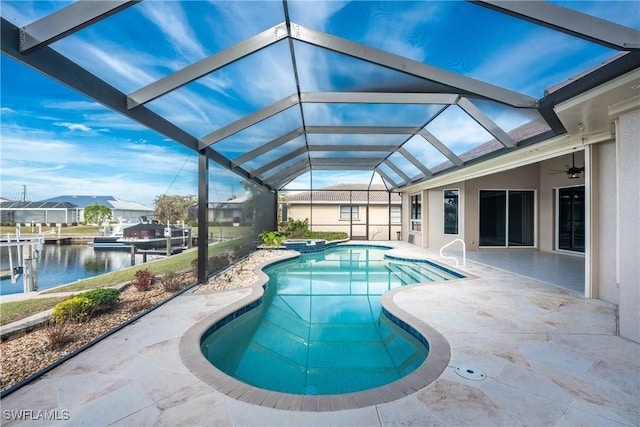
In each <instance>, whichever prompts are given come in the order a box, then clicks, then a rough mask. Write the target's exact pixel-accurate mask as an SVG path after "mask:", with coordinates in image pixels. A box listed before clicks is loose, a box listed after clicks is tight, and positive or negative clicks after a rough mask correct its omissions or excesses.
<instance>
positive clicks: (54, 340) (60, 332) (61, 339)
mask: <svg viewBox="0 0 640 427" xmlns="http://www.w3.org/2000/svg"><path fill="white" fill-rule="evenodd" d="M46 335H47V340H48V341H49V347H51V348H52V349H53V350H58V349H60V348H62V347H64V346H65V345H67V344H69V343H70V342H72V341H73V340H74V339H75V338H74V337H73V331H72V330H71V329H70V328H69V326H68V323H67V322H62V323H55V322H51V323H49V326H47V330H46Z"/></svg>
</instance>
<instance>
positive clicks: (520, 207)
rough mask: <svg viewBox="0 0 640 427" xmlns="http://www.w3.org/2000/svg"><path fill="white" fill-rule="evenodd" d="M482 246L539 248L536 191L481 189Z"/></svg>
mask: <svg viewBox="0 0 640 427" xmlns="http://www.w3.org/2000/svg"><path fill="white" fill-rule="evenodd" d="M479 244H480V246H499V247H509V246H535V192H534V191H533V190H480V240H479Z"/></svg>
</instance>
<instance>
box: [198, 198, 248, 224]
mask: <svg viewBox="0 0 640 427" xmlns="http://www.w3.org/2000/svg"><path fill="white" fill-rule="evenodd" d="M249 196H250V195H249V193H246V194H245V195H244V196H240V197H236V198H235V199H231V200H227V201H225V202H211V203H209V209H208V210H207V221H208V222H210V223H222V222H225V223H227V222H228V223H233V222H236V221H237V222H244V219H245V218H244V213H243V210H244V204H245V202H246V201H247V199H248V198H249ZM188 220H189V221H197V220H198V205H197V204H196V205H193V206H191V207H190V208H189V211H188Z"/></svg>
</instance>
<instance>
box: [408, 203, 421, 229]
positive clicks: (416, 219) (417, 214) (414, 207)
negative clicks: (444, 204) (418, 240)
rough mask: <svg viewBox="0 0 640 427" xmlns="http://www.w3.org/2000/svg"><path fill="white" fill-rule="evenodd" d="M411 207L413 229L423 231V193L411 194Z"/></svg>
mask: <svg viewBox="0 0 640 427" xmlns="http://www.w3.org/2000/svg"><path fill="white" fill-rule="evenodd" d="M414 201H416V202H417V203H416V202H414ZM409 207H410V214H409V218H410V229H411V231H416V232H422V193H415V194H410V195H409Z"/></svg>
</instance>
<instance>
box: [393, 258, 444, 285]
mask: <svg viewBox="0 0 640 427" xmlns="http://www.w3.org/2000/svg"><path fill="white" fill-rule="evenodd" d="M387 268H389V270H390V271H391V272H393V273H395V274H396V275H397V276H398V277H400V280H402V281H403V282H404V283H405V284H406V283H423V282H439V281H442V280H448V279H450V278H451V276H450V275H448V274H447V273H445V272H438V271H435V270H434V269H431V268H429V267H428V266H426V265H425V266H423V265H418V264H402V263H395V262H394V263H389V264H388V266H387ZM407 278H410V280H408V279H407Z"/></svg>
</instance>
